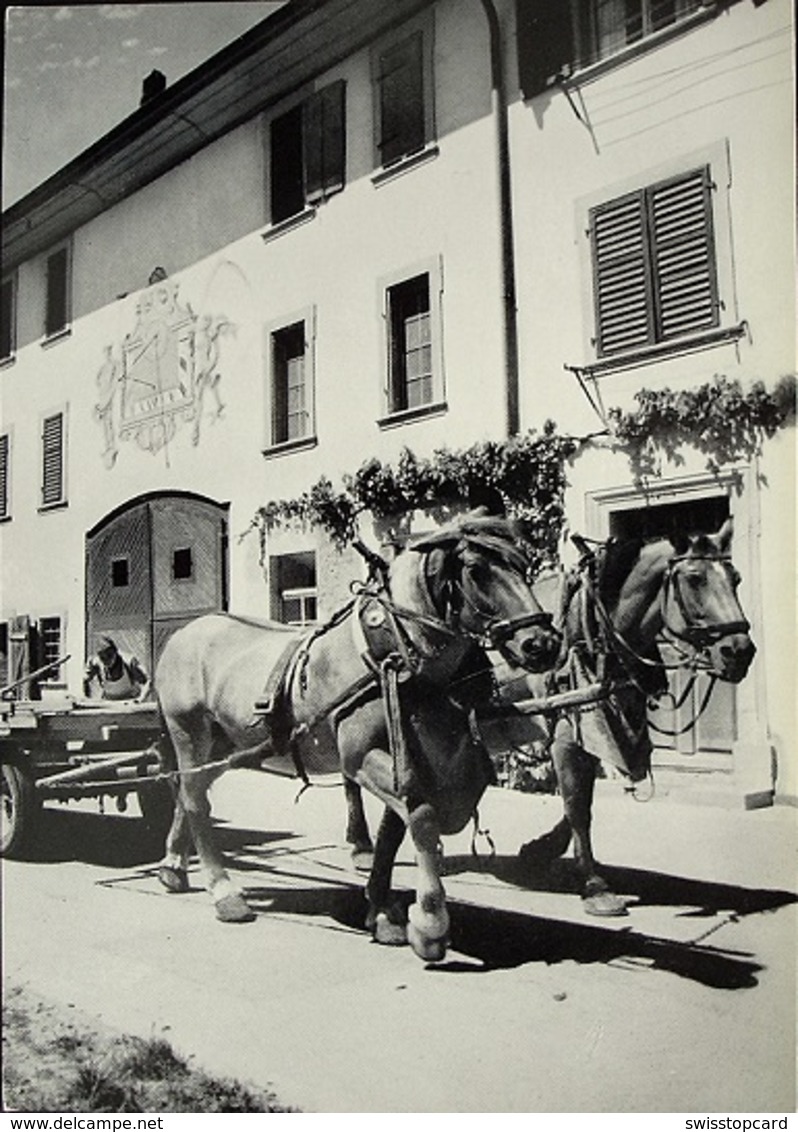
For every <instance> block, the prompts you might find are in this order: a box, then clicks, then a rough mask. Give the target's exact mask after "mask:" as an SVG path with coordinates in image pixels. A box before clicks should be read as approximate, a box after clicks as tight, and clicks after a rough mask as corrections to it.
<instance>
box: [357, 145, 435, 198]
mask: <svg viewBox="0 0 798 1132" xmlns="http://www.w3.org/2000/svg"><path fill="white" fill-rule="evenodd" d="M439 153H440V150H439V149H438V146H437V143H435V142H431V143H429V144H428V145H426V146H425V147H424V149H420V150H419V151H418V153H411V154H410V156H409V157H402V158H400V159H399V160H398V161H394V163H393V164H392V165H388V166H386V167H385V168H383V169H378V170H377V172H376V173H372V175H371V183H372V185H374V188H375V189H378V188H379V187H380V185H384V184H385V183H386V181H392V180H393V179H394V177H401V176H402V174H403V173H407V172H409V171H410V170H411V169H415V168H416V167H417V166H418V165H426V164H427V162H428V161H434V160H435V158H436V157H437V156H438V154H439Z"/></svg>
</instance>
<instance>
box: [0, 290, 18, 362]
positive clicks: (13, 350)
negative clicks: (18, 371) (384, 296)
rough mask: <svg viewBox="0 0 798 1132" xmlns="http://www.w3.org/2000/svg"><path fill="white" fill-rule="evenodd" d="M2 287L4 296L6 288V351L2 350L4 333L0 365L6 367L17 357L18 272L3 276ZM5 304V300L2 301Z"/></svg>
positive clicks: (0, 351)
mask: <svg viewBox="0 0 798 1132" xmlns="http://www.w3.org/2000/svg"><path fill="white" fill-rule="evenodd" d="M2 286H3V291H4V294H5V293H6V292H5V288H6V287H8V292H7V293H8V296H9V302H8V307H9V310H8V320H7V324H8V349H7V350H6V349H4V345H5V343H4V342H3V340H2V339H3V337H4V332H2V333H0V365H7V364H8V363H9V362H13V361H14V359H15V358H16V355H17V330H18V327H17V309H18V288H19V272H17V271H11V272H9V273H8V274H7V275H4V276H3V279H2ZM0 301H2V303H3V304H5V299H4V298H3V299H2V300H0ZM0 321H2V311H0Z"/></svg>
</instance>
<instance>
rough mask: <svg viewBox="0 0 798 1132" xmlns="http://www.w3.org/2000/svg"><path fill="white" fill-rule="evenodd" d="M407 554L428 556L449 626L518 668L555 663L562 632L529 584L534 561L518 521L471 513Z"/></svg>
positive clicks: (436, 599)
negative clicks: (521, 539)
mask: <svg viewBox="0 0 798 1132" xmlns="http://www.w3.org/2000/svg"><path fill="white" fill-rule="evenodd" d="M408 549H409V550H411V551H415V552H417V553H420V554H424V555H426V562H425V575H426V582H427V588H428V591H429V594H430V597H431V599H432V602H433V604H434V605H435V606H436V608H437V609H438V611H439V612H440V613H442V614H443V615H444V616H445V617H446V618H447V619H448V620H449V621H450V622H451V623H453V624H455V625H457V627H458V628H459V629H461V630H462V631H463V632H465V633H466V634H467V635H469V636H472V637H474V638H477V639H479V640H482V641H484V642H485V643H486V645H487V647H489V648H493V649H497V650H498V651H499V652H500V653H501V654H502V656H503V657H504V658H505V660H507V661H508V663H510V664H512V665H514V666H516V667H521V668H524V669H526V670H527V671H529V672H543V671H545V670H547V669H549V668H551V667H552V666H553V664H554V663H555V661H556V659H557V654H558V651H559V646H560V635H559V633H558V632H557V631H556V630H555V629H554V628H553V626H552V619H551V616H550V615H549V614H548V613H546V612H544V610H543V609H542V608H541V606H540V603H539V602H538V600H537V598H536V597H535V595H534V593H533V592H532V589H531V587H530V585H529V583H528V581H527V574H528V571H529V562H528V560H527V558H526V556H525V555H524V553H523V551H522V550H521V549H520V542H519V531H518V530H517V529H516V526H515V524H514V523H513V522H512V521H510V520H507V519H504V518H496V517H494V516H486V515H484V514H482V513H481V512H480V511H475V512H471V513H469V514H468V515H466V516H464V517H463V519H461V520H460V521H459V522H456V523H453V524H451V525H449V526H446V527H443V528H442V529H441V530H439V531H435V532H433V533H432V534H430V535H425V536H422V537H420V538H418V539H415V540H413V541H412V542H411V543H409V545H408Z"/></svg>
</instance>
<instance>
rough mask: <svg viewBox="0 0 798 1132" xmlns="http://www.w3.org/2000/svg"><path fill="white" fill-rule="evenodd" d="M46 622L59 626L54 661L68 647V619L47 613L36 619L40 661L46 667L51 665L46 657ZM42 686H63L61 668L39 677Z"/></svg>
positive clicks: (58, 614) (57, 614)
mask: <svg viewBox="0 0 798 1132" xmlns="http://www.w3.org/2000/svg"><path fill="white" fill-rule="evenodd" d="M45 622H55V623H56V624H57V626H58V647H57V649H56V652H55V656H54V657H53V660H58V659H59V658H60V657H61V656H63V655H64V652H65V646H66V618H65V617H64V616H63V615H62V614H60V613H46V614H40V615H39V616H38V617H37V618H36V639H37V643H38V652H39V658H38V659H39V660H40V662H41V665H42V666H44V665H46V664H48V663H51V662H50V661H49V660H48V659H47V657H46V656H45V631H44V624H45ZM38 682H39V683H40V684H61V683H63V676H62V674H61V670H60V669H59V668H53V669H51V671H50V672H49V673H45V674H43V675H42V676H40V677H38Z"/></svg>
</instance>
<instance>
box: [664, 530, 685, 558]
mask: <svg viewBox="0 0 798 1132" xmlns="http://www.w3.org/2000/svg"><path fill="white" fill-rule="evenodd" d="M668 542H669V543H670V544H671V546H672V547H673V549H674V550H675V551H676V553H677V554H686V553H687V551H688V550H689V549H690V536H689V535H688V534H687V532H686V531H672V532H671V534H669V535H668Z"/></svg>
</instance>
